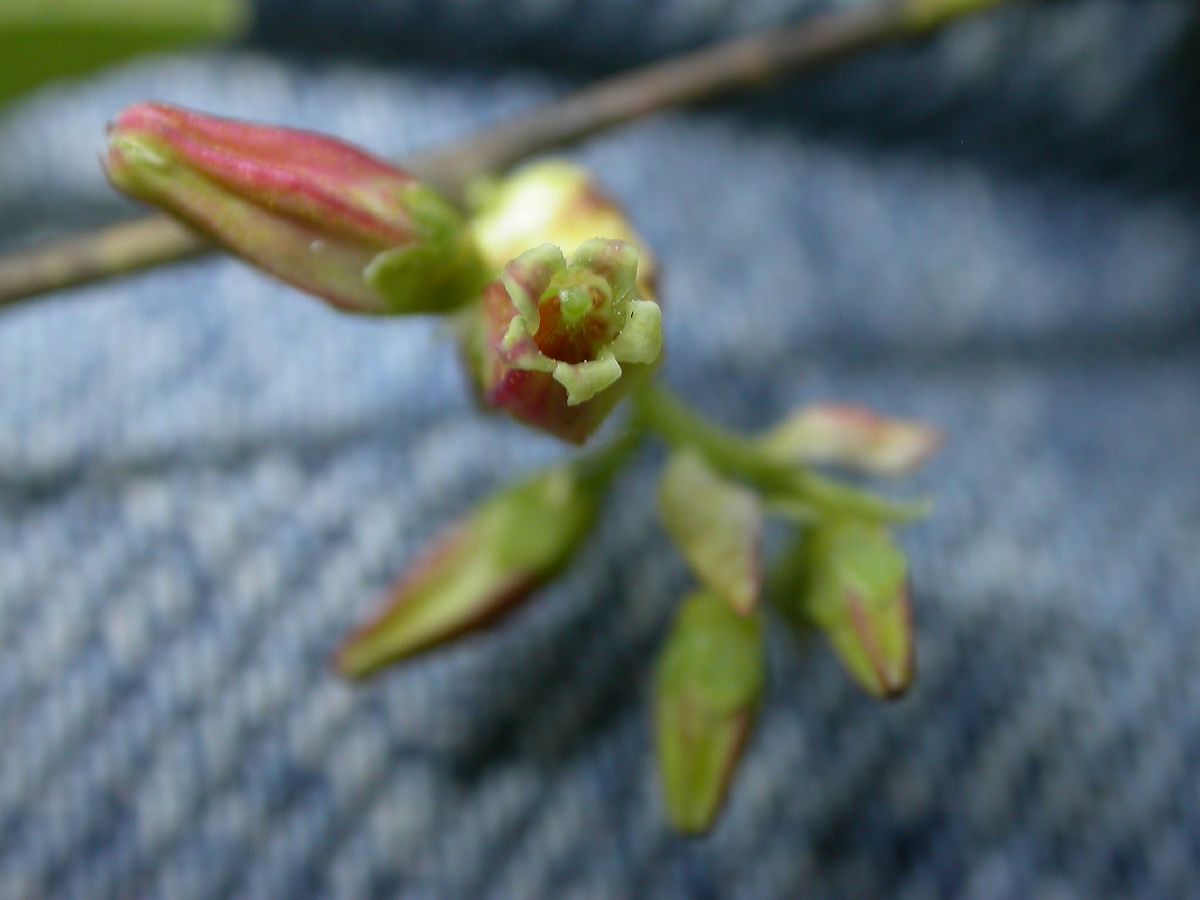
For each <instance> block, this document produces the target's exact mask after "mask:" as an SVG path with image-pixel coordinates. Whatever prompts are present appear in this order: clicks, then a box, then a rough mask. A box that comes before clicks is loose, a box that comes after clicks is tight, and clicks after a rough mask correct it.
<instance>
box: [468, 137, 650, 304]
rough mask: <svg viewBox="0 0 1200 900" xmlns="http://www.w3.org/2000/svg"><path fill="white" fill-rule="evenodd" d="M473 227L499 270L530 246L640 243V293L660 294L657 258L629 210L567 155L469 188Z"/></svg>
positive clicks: (567, 247)
mask: <svg viewBox="0 0 1200 900" xmlns="http://www.w3.org/2000/svg"><path fill="white" fill-rule="evenodd" d="M469 200H470V205H471V206H472V207H473V209H474V215H473V216H472V219H471V229H472V231H473V232H474V235H475V242H476V244H477V245H478V246H479V249H480V252H481V253H482V254H483V256H484V258H485V259H486V260H487V263H488V265H489V266H490V267H491V268H492V270H494V271H499V270H501V269H503V268H504V266H505V265H506V264H507V263H508V261H509V260H511V259H515V258H516V257H518V256H520V255H521V254H522V253H524V252H525V251H526V250H528V249H529V248H531V247H538V246H540V245H542V244H553V245H555V246H556V247H558V248H560V249H561V250H562V252H563V253H564V254H566V255H567V256H570V255H571V254H572V253H574V252H575V249H576V248H577V247H578V246H579V245H580V244H582V243H584V242H585V241H588V240H590V239H592V238H595V237H605V238H608V239H610V240H618V241H625V242H626V243H629V244H633V245H634V246H635V247H637V248H638V285H637V286H638V293H639V294H640V295H641V296H642V297H644V298H645V299H647V300H653V299H654V295H655V274H656V267H655V263H654V259H653V257H652V256H651V254H650V252H649V251H648V250H647V248H646V242H645V241H644V240H642V237H641V235H639V234H638V233H637V231H636V229H634V227H633V224H632V223H631V222H630V221H629V218H628V217H627V216H626V215H625V212H624V211H623V210H622V209H621V207H620V206H618V205H617V204H616V203H615V202H613V200H612V199H611V198H609V197H608V196H607V195H606V194H605V193H604V192H603V191H601V190H600V188H599V187H598V186H597V185H596V183H595V182H594V181H593V180H592V178H591V176H590V175H589V174H588V172H587V170H586V169H584V168H581V167H580V166H576V165H573V164H572V163H569V162H565V161H563V160H549V161H545V162H536V163H532V164H530V165H528V166H524V167H522V168H520V169H518V170H517V171H516V172H514V173H513V174H511V175H508V176H505V177H504V178H496V179H480V180H479V181H477V182H475V183H474V184H473V185H472V186H471V189H470V192H469Z"/></svg>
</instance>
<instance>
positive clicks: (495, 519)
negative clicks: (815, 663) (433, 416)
mask: <svg viewBox="0 0 1200 900" xmlns="http://www.w3.org/2000/svg"><path fill="white" fill-rule="evenodd" d="M105 165H106V169H107V172H108V175H109V178H110V179H111V180H112V182H113V184H114V185H116V186H117V187H118V188H120V189H121V190H123V191H125V192H126V193H129V194H131V195H132V196H134V197H137V198H139V199H141V200H144V201H147V202H150V203H153V204H155V205H158V206H160V207H162V208H163V209H165V210H166V211H168V212H169V213H172V214H173V215H175V216H177V217H178V218H180V219H182V220H183V221H184V222H186V223H188V224H189V225H192V226H193V227H195V228H196V229H198V230H200V231H201V232H203V233H204V234H206V235H207V236H209V237H210V238H211V239H212V240H213V241H215V242H216V243H218V244H220V245H221V246H222V247H224V248H225V249H227V250H229V251H230V252H232V253H234V254H236V255H238V256H241V257H242V258H244V259H246V260H248V261H249V262H251V263H253V264H255V265H257V266H259V267H260V268H262V269H264V270H265V271H267V272H269V273H271V274H273V275H275V276H277V277H279V278H281V279H283V280H285V281H287V282H289V283H291V284H293V285H295V286H296V287H299V288H301V289H303V290H305V291H307V292H308V293H311V294H314V295H316V296H318V297H321V298H323V299H325V300H326V301H328V302H329V303H330V304H332V305H333V306H334V307H336V308H338V309H340V310H343V311H347V312H354V313H361V314H374V315H397V314H439V315H445V316H447V317H448V318H449V319H450V320H451V322H452V323H453V324H454V326H455V328H454V330H455V331H456V333H457V334H458V336H459V341H460V347H461V352H462V356H463V359H464V362H465V363H466V367H467V369H468V371H469V373H470V375H471V379H472V382H473V384H474V386H475V389H476V394H477V396H478V399H479V400H480V402H481V403H482V404H483V405H484V406H485V407H486V408H488V409H491V410H496V411H500V412H504V413H507V414H509V415H511V416H512V417H513V418H515V419H517V420H518V421H520V422H523V423H525V424H527V425H530V426H532V427H534V428H537V429H540V430H542V431H544V432H547V433H549V434H551V435H554V436H555V437H557V438H560V439H561V440H563V441H566V442H568V443H572V444H582V443H584V442H586V441H587V440H588V438H589V437H590V436H591V435H593V434H594V433H595V432H596V430H597V429H598V428H599V427H600V425H601V424H602V423H603V422H604V421H605V420H606V419H607V418H608V417H609V416H610V414H611V413H612V412H613V411H614V410H615V409H616V408H617V407H618V406H619V405H620V404H621V402H622V401H623V400H625V399H627V398H631V397H632V398H633V399H634V401H635V403H634V406H635V409H634V412H633V414H632V416H631V417H630V424H629V427H628V428H627V429H626V430H625V432H624V433H623V435H622V436H620V437H618V438H617V439H616V440H614V441H612V442H611V443H609V444H608V445H607V446H604V447H602V448H600V449H598V450H590V451H585V452H584V453H582V454H579V455H577V456H576V457H575V458H573V459H571V460H569V461H567V462H565V463H561V464H559V465H557V466H554V467H552V468H550V469H547V470H545V471H542V472H538V473H534V474H533V475H531V476H529V477H527V478H526V480H525V481H523V482H521V483H519V484H517V485H515V486H511V487H507V488H503V489H501V490H500V491H498V492H497V493H496V494H494V495H493V496H492V497H490V498H489V499H487V500H485V501H484V502H483V503H482V505H480V506H479V507H478V508H477V509H476V511H475V512H474V513H472V514H470V515H468V516H467V517H466V519H465V520H464V521H463V522H461V523H460V524H459V525H458V526H456V527H454V528H452V529H451V530H450V531H449V532H447V534H446V535H445V536H444V537H442V538H441V539H440V540H438V541H436V542H435V543H434V545H433V548H432V549H431V550H429V551H428V552H426V553H425V554H424V555H422V556H421V558H420V559H419V560H418V561H417V562H416V564H415V565H414V566H413V567H412V569H411V571H410V572H409V574H407V575H406V576H405V577H403V578H402V579H401V580H400V581H399V582H398V583H397V585H396V587H395V588H394V589H393V590H392V591H391V595H390V597H389V599H388V602H387V604H386V605H385V607H384V609H383V611H382V613H381V614H380V615H379V616H378V617H377V618H376V620H375V621H374V622H373V623H372V624H370V625H369V626H367V627H365V628H363V629H362V630H361V631H359V632H358V633H357V634H355V635H353V636H352V637H351V638H350V639H349V640H348V641H347V642H346V643H345V644H344V645H343V647H342V649H341V651H340V653H339V656H338V667H339V669H340V671H341V672H342V673H343V674H345V675H346V676H348V677H351V678H356V679H358V678H363V677H366V676H368V675H371V674H374V673H375V672H377V671H379V670H380V669H382V668H384V667H386V666H388V665H390V664H393V663H396V662H399V661H402V660H406V659H409V658H411V657H413V656H416V655H418V654H420V653H423V652H425V651H427V650H430V649H431V648H434V647H437V646H439V645H441V644H443V643H445V642H446V641H449V640H451V639H454V638H458V637H460V636H462V635H464V634H466V633H468V632H471V631H474V630H477V629H479V628H481V627H482V626H484V625H487V624H489V623H492V622H494V621H495V620H497V619H498V618H499V617H500V616H501V615H503V614H504V613H506V612H507V611H509V610H511V609H513V608H514V607H515V606H516V605H517V604H518V603H519V602H520V601H522V600H523V599H525V598H526V597H528V596H529V595H530V594H531V593H532V592H533V591H534V590H535V589H536V588H538V587H540V586H542V585H544V584H546V583H547V582H548V581H550V580H551V579H552V578H553V577H554V576H556V575H558V574H559V573H560V572H562V571H563V569H564V568H565V567H566V566H567V565H568V563H569V562H570V560H571V559H572V557H573V556H574V555H575V554H576V552H577V551H578V550H579V549H580V548H581V547H582V546H584V544H585V543H586V540H587V536H588V534H589V532H590V531H591V529H592V526H593V525H594V523H595V521H596V519H597V516H598V514H599V512H600V509H601V504H602V500H603V497H604V494H605V491H606V489H607V488H608V486H609V484H610V482H611V480H612V478H613V477H614V476H615V474H616V473H617V472H618V471H619V469H620V468H621V466H622V465H623V464H624V462H625V461H626V460H627V459H628V458H629V456H630V455H631V453H632V452H633V451H634V450H635V449H636V448H637V446H638V444H639V442H640V441H641V439H642V438H643V437H645V436H647V435H650V434H657V435H658V436H660V437H662V438H663V439H665V440H666V442H667V443H668V444H669V445H670V447H671V448H672V450H671V454H670V457H669V459H668V461H667V464H666V466H665V469H664V471H663V476H662V480H661V484H660V491H659V501H660V506H661V512H662V517H663V522H664V524H665V527H666V531H667V534H668V535H669V537H670V538H671V540H672V541H673V542H674V543H675V544H676V545H677V547H678V548H679V550H680V551H681V553H682V555H683V557H684V559H685V560H686V561H687V563H688V565H689V567H690V568H691V570H692V571H693V573H694V575H695V577H696V580H697V581H698V582H699V587H698V589H697V590H696V591H695V592H694V593H693V594H692V595H690V596H689V597H688V598H687V599H685V600H684V601H683V603H682V604H681V606H680V610H679V613H678V615H677V617H676V620H675V624H674V626H673V627H672V628H671V630H670V633H669V635H668V636H667V638H666V643H665V645H664V648H663V651H662V656H661V659H660V663H659V666H658V670H657V680H656V692H655V716H654V718H655V725H656V730H657V746H658V758H659V764H660V769H661V772H662V776H663V788H664V791H663V793H664V799H665V802H666V807H667V811H668V816H669V818H670V820H671V822H672V824H673V825H674V826H675V827H676V828H677V829H679V830H680V831H682V832H685V833H693V834H694V833H701V832H704V831H706V830H707V829H708V828H709V827H710V826H711V825H712V823H713V822H714V820H715V819H716V817H717V815H718V813H719V811H720V809H721V807H722V805H723V802H724V799H725V797H726V794H727V792H728V789H729V786H730V784H731V782H732V780H733V776H734V773H735V772H736V769H737V764H738V761H739V758H740V756H741V754H742V752H743V750H744V748H745V747H746V745H747V742H748V740H749V739H750V737H751V735H752V733H753V729H754V724H755V720H756V718H757V715H758V712H759V709H760V708H761V706H762V701H763V696H764V692H765V690H766V681H767V679H766V665H765V650H764V640H765V631H766V626H767V624H768V622H769V621H771V619H770V618H769V612H770V610H769V608H768V607H773V608H774V609H775V611H776V612H778V613H780V614H781V616H780V618H782V620H783V621H785V622H787V623H790V625H791V626H792V627H794V628H795V629H797V630H799V631H810V630H813V629H816V630H819V631H820V632H822V633H824V634H825V635H826V637H827V638H828V642H829V644H830V645H831V647H832V648H833V650H834V651H835V653H836V654H837V656H838V657H839V658H840V659H841V661H842V663H843V665H844V667H845V668H846V670H847V671H848V672H849V674H850V675H851V676H852V677H853V678H854V679H855V680H856V681H857V682H858V683H859V684H861V685H862V687H863V688H864V689H865V690H866V691H867V692H868V693H869V694H871V695H873V696H876V697H879V698H894V697H897V696H899V695H901V694H902V693H903V692H904V691H905V690H906V689H907V688H908V686H909V683H910V682H911V679H912V676H913V671H914V663H913V660H914V654H913V631H912V613H911V608H910V602H909V588H908V567H907V562H906V560H905V557H904V555H903V553H902V552H901V551H900V550H899V548H898V547H897V545H896V544H895V542H894V539H893V537H892V529H893V527H894V526H896V525H897V524H899V523H901V522H903V521H907V520H908V519H911V518H913V517H914V516H915V515H917V514H919V513H920V511H921V509H920V508H918V507H914V506H913V505H911V504H910V505H904V504H898V503H894V502H891V501H888V500H886V499H883V498H880V497H876V496H875V495H872V494H869V493H867V492H865V491H863V490H861V489H858V488H854V487H851V486H848V485H844V484H840V483H838V482H835V481H831V480H829V479H828V478H826V477H825V476H823V475H820V474H818V473H817V472H815V471H814V470H813V468H812V467H813V466H816V465H824V466H835V467H840V468H844V469H850V470H855V471H858V472H860V473H865V474H871V475H900V474H907V473H908V472H911V471H912V470H914V469H916V468H917V467H918V466H919V465H920V464H921V463H922V462H924V461H925V460H926V459H927V458H928V457H929V456H930V455H931V454H932V452H933V451H934V450H935V449H936V448H937V446H938V443H939V438H938V435H937V434H936V433H935V432H933V431H932V430H930V429H929V428H927V427H925V426H923V425H920V424H917V423H913V422H906V421H900V420H895V419H887V418H884V417H881V416H878V415H876V414H874V413H871V412H869V411H866V410H862V409H858V408H853V407H845V406H816V407H809V408H808V409H805V410H801V411H800V412H799V413H797V414H795V415H793V416H792V417H790V418H788V419H786V420H785V421H783V422H782V423H781V424H779V425H778V426H776V427H775V428H773V429H771V430H770V431H768V432H766V433H765V434H762V435H758V436H742V435H737V434H734V433H731V432H728V431H726V430H724V429H721V428H718V427H717V426H715V425H712V424H711V423H707V422H705V421H704V420H702V419H700V418H699V417H698V416H697V415H696V414H695V413H693V412H691V411H690V410H688V409H687V407H686V406H684V405H683V404H682V403H681V402H680V401H679V400H678V399H675V398H672V397H671V396H670V395H669V394H667V393H666V392H665V391H663V390H661V389H659V388H656V387H654V386H653V385H652V384H651V380H652V376H653V374H654V372H655V370H656V369H657V367H658V365H659V364H660V362H661V359H662V354H663V337H662V314H661V311H660V308H659V306H658V302H657V299H656V296H655V287H656V263H655V261H654V259H653V258H652V257H651V255H650V253H649V252H648V250H647V248H646V247H645V243H644V241H642V239H641V237H640V236H639V235H638V234H637V232H636V231H635V230H634V228H633V226H632V225H631V223H630V221H629V220H628V218H627V217H626V216H625V214H624V212H623V211H622V210H621V209H620V207H618V206H617V205H616V204H615V203H613V202H612V201H611V200H610V199H608V198H607V197H606V196H605V195H604V194H603V193H601V192H600V191H599V189H598V188H597V187H596V185H595V184H594V183H593V181H592V180H591V178H590V177H589V176H588V174H587V173H586V172H585V171H583V170H582V169H579V168H578V167H575V166H572V165H569V164H567V163H561V162H549V163H541V164H537V165H534V166H530V167H528V168H526V169H524V170H522V171H519V172H517V173H515V174H513V175H510V176H506V177H504V178H500V179H494V180H488V181H481V182H480V183H478V184H476V185H475V186H473V188H472V190H471V191H470V192H469V198H470V203H469V206H470V207H471V208H470V209H468V210H467V211H463V212H460V211H459V210H457V209H456V208H454V207H453V206H452V205H451V204H450V203H449V202H447V201H446V200H444V199H443V198H441V197H440V196H439V195H438V194H437V193H436V192H434V191H433V190H432V189H431V188H429V187H428V186H426V185H424V184H421V183H420V182H418V181H417V180H415V179H414V178H413V177H412V176H411V175H409V174H407V173H405V172H403V171H401V170H400V169H397V168H396V167H394V166H392V165H390V164H389V163H386V162H384V161H382V160H379V159H376V158H375V157H372V156H370V155H368V154H366V153H364V152H362V151H361V150H358V149H356V148H354V147H350V146H348V145H346V144H344V143H342V142H340V141H336V140H333V139H331V138H327V137H323V136H320V135H315V134H310V133H307V132H300V131H294V130H289V129H283V128H274V127H265V126H258V125H251V124H247V123H242V122H234V121H230V120H224V119H218V118H214V117H211V116H206V115H202V114H199V113H195V112H190V111H186V110H181V109H178V108H174V107H169V106H165V105H162V104H140V105H137V106H134V107H132V108H130V109H129V110H126V111H125V112H124V113H122V114H121V115H120V116H119V117H118V118H117V120H116V121H115V122H114V124H113V126H112V127H111V129H110V134H109V149H108V154H107V157H106V159H105ZM772 515H774V516H779V517H782V518H783V519H785V520H786V521H788V522H789V523H790V525H791V528H792V529H793V532H794V540H793V544H792V546H791V548H790V549H789V550H788V551H787V552H785V553H784V554H782V556H781V558H780V560H779V561H778V563H777V564H776V565H775V566H774V567H773V568H771V569H770V571H769V572H768V573H767V574H764V569H765V566H764V551H763V546H762V545H763V532H764V527H765V522H766V520H767V518H768V517H769V516H772Z"/></svg>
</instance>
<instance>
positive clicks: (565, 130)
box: [0, 0, 998, 308]
mask: <svg viewBox="0 0 1200 900" xmlns="http://www.w3.org/2000/svg"><path fill="white" fill-rule="evenodd" d="M996 2H998V0H884V2H880V3H877V4H871V5H868V6H866V7H860V8H856V9H852V10H846V11H840V12H834V13H830V14H828V15H825V16H822V17H818V18H815V19H812V20H810V21H807V22H804V23H802V24H799V25H794V26H790V27H786V28H780V29H777V30H774V31H769V32H765V33H763V34H758V35H752V36H750V37H744V38H738V39H735V40H731V41H728V42H725V43H721V44H717V45H714V46H712V47H708V48H704V49H701V50H697V51H694V52H691V53H686V54H683V55H681V56H678V57H675V58H672V59H668V60H665V61H662V62H657V63H651V64H649V65H646V66H642V67H641V68H638V69H634V70H633V71H631V72H627V73H625V74H622V75H617V76H614V77H612V78H609V79H606V80H603V81H600V82H598V83H597V84H595V85H592V86H590V87H586V88H583V89H582V90H579V91H577V92H575V93H573V94H570V95H568V96H567V97H565V98H563V99H561V100H557V101H554V102H552V103H549V104H547V105H545V106H543V107H541V108H540V109H537V110H534V111H533V112H531V113H527V114H525V115H522V116H519V117H517V118H515V119H513V120H511V121H509V122H505V123H502V124H500V125H497V126H494V127H492V128H490V129H487V130H485V131H483V132H481V133H479V134H477V135H475V136H473V137H470V138H467V139H466V140H463V141H461V142H459V143H456V144H452V145H450V146H449V147H445V148H442V149H439V150H434V151H430V152H426V153H421V154H417V155H415V156H412V157H409V158H407V159H405V160H403V161H402V163H403V164H404V165H405V166H407V167H408V168H410V169H411V170H412V171H413V172H415V173H417V174H419V175H421V176H422V177H424V178H426V179H428V180H429V181H430V182H432V183H434V184H435V185H437V186H438V187H440V188H441V189H442V190H444V191H446V192H447V193H448V194H449V195H450V196H452V197H455V198H459V197H460V196H461V193H462V189H463V186H464V184H465V183H466V182H467V181H468V180H469V179H470V178H471V177H473V176H475V175H477V174H480V173H484V172H494V171H501V170H503V169H505V168H507V167H509V166H511V165H512V164H514V163H516V162H518V161H520V160H522V159H524V158H526V157H528V156H532V155H534V154H536V153H540V152H542V151H545V150H549V149H552V148H555V147H560V146H563V145H564V144H569V143H573V142H576V141H579V140H582V139H583V138H586V137H588V136H590V135H593V134H595V133H597V132H599V131H603V130H605V129H607V128H612V127H613V126H616V125H621V124H624V123H627V122H632V121H635V120H637V119H640V118H642V117H644V116H648V115H650V114H652V113H656V112H659V111H661V110H664V109H669V108H671V107H675V106H682V105H687V104H694V103H701V102H704V101H708V100H713V99H716V98H718V97H720V96H722V95H725V94H728V93H731V92H734V91H737V90H740V89H745V88H753V87H758V86H761V85H764V84H767V83H770V82H772V81H775V80H778V79H779V78H782V77H783V76H785V75H789V74H793V73H796V72H799V71H803V70H806V69H810V68H813V67H816V66H819V65H823V64H828V63H831V62H834V61H836V60H838V59H841V58H844V57H846V56H849V55H852V54H855V53H858V52H861V51H863V50H866V49H868V48H871V47H875V46H878V45H880V44H884V43H888V42H892V41H897V40H900V39H903V38H913V37H919V36H921V35H924V34H926V33H928V32H930V31H932V30H934V29H936V28H939V27H941V26H943V25H945V24H947V23H948V22H950V21H953V20H954V19H957V18H959V17H961V16H965V15H969V14H971V13H974V12H977V11H979V10H980V9H983V8H985V7H987V6H990V5H992V4H993V3H996ZM211 249H213V248H212V246H211V245H210V244H208V243H207V242H206V241H205V240H204V239H203V238H201V237H199V236H198V235H196V234H194V233H193V232H191V231H189V230H188V229H186V228H185V227H184V226H182V225H179V224H177V223H176V222H175V221H174V220H172V219H169V218H167V217H166V216H162V215H152V216H147V217H145V218H141V219H137V220H135V221H132V222H127V223H125V224H121V225H114V226H111V227H109V228H106V229H103V230H100V231H96V232H94V233H91V234H85V235H81V236H79V237H76V238H71V239H68V240H65V241H63V242H61V243H57V244H53V245H50V246H48V247H44V248H40V249H35V250H31V251H26V252H23V253H17V254H13V255H11V256H9V257H7V258H2V259H0V308H3V307H4V306H5V305H7V304H11V303H14V302H16V301H18V300H23V299H28V298H31V297H36V296H38V295H41V294H46V293H49V292H51V291H56V290H61V289H63V288H69V287H74V286H77V285H81V284H87V283H90V282H93V281H99V280H101V279H105V278H111V277H114V276H117V275H124V274H127V273H129V272H135V271H138V270H140V269H147V268H151V267H153V266H157V265H162V264H164V263H169V262H174V261H176V260H182V259H187V258H191V257H194V256H197V255H199V254H201V253H204V252H205V251H207V250H211Z"/></svg>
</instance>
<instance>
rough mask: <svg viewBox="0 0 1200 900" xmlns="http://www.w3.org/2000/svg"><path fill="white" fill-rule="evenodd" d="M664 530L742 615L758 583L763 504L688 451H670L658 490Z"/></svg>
mask: <svg viewBox="0 0 1200 900" xmlns="http://www.w3.org/2000/svg"><path fill="white" fill-rule="evenodd" d="M659 500H660V503H661V506H662V515H663V521H664V522H665V523H666V526H667V531H668V532H670V534H671V537H672V538H673V539H674V541H675V543H676V544H678V545H679V548H680V549H681V550H682V551H683V555H684V556H685V557H686V558H687V561H688V563H690V564H691V566H692V568H693V569H694V570H695V572H696V575H697V577H698V578H699V579H700V580H701V581H702V582H704V584H705V585H706V586H707V587H709V588H710V589H711V590H713V591H714V592H715V593H717V594H718V595H719V596H722V597H724V598H725V599H726V600H727V601H728V602H729V603H730V605H732V607H733V608H734V609H735V610H736V611H737V612H739V613H742V614H743V615H745V614H747V613H749V612H750V611H751V610H753V609H754V607H755V605H756V604H757V603H758V595H759V591H760V588H761V586H762V571H761V569H762V546H761V545H762V527H763V522H762V520H763V515H762V507H761V504H760V503H759V501H758V498H757V497H756V496H755V494H754V493H753V492H751V491H749V490H747V489H746V488H744V487H742V486H741V485H738V484H734V483H733V482H729V481H726V480H724V479H723V478H721V476H719V475H717V474H716V473H715V472H714V471H713V470H712V469H711V468H709V466H708V464H707V463H705V462H704V459H703V458H702V457H701V456H700V455H699V454H698V453H696V452H694V451H690V450H684V451H680V452H678V453H676V454H674V455H673V456H672V457H671V459H670V460H669V461H668V463H667V467H666V470H665V471H664V472H663V477H662V482H661V485H660V488H659Z"/></svg>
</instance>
